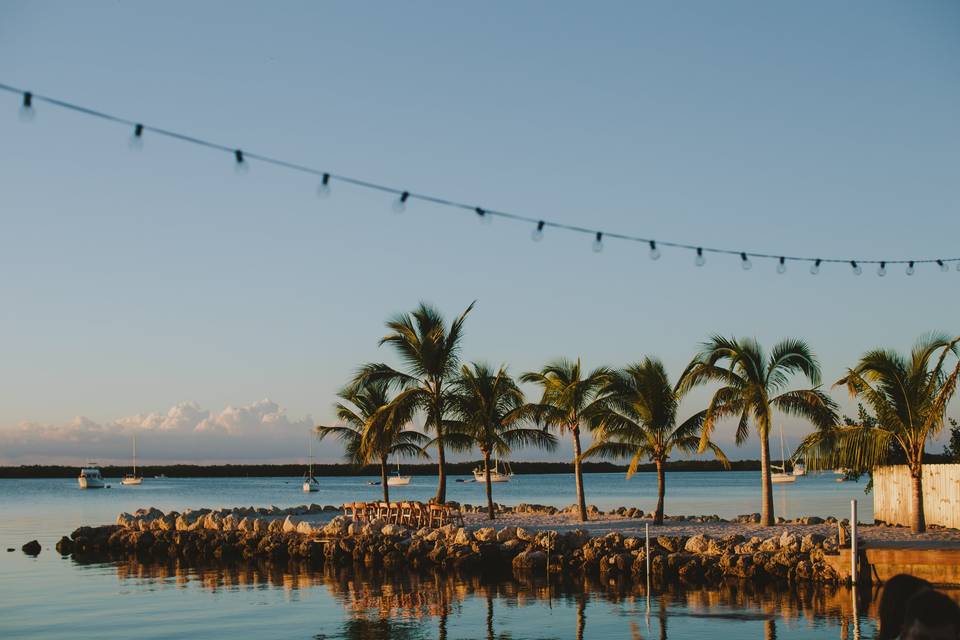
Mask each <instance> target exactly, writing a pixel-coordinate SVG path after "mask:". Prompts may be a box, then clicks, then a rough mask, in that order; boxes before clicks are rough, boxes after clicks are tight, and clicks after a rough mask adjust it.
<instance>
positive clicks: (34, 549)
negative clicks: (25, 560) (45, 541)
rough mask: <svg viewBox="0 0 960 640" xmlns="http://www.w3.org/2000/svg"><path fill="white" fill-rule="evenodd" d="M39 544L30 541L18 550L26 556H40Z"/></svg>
mask: <svg viewBox="0 0 960 640" xmlns="http://www.w3.org/2000/svg"><path fill="white" fill-rule="evenodd" d="M40 549H41V547H40V543H39V542H37V541H36V540H31V541H30V542H28V543H27V544H25V545H23V546H22V547H20V550H21V551H23V552H24V553H25V554H27V555H28V556H36V555H39V554H40Z"/></svg>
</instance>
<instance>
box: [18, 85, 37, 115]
mask: <svg viewBox="0 0 960 640" xmlns="http://www.w3.org/2000/svg"><path fill="white" fill-rule="evenodd" d="M36 115H37V112H36V111H34V109H33V94H32V93H30V92H29V91H27V92H25V93H24V94H23V103H21V105H20V121H21V122H33V119H34V118H35V117H36Z"/></svg>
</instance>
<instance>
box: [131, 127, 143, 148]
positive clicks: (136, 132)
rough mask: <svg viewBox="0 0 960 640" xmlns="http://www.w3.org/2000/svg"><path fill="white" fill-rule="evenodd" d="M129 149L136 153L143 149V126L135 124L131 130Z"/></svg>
mask: <svg viewBox="0 0 960 640" xmlns="http://www.w3.org/2000/svg"><path fill="white" fill-rule="evenodd" d="M130 148H131V149H134V150H136V151H139V150H140V149H143V125H142V124H137V126H135V127H134V128H133V135H131V136H130Z"/></svg>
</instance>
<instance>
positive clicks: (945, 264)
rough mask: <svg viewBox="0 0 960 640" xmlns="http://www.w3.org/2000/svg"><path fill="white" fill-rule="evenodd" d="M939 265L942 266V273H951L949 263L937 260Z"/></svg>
mask: <svg viewBox="0 0 960 640" xmlns="http://www.w3.org/2000/svg"><path fill="white" fill-rule="evenodd" d="M937 265H939V266H940V271H943V272H944V273H946V272H947V271H950V267H948V266H947V263H946V262H944V261H943V260H937Z"/></svg>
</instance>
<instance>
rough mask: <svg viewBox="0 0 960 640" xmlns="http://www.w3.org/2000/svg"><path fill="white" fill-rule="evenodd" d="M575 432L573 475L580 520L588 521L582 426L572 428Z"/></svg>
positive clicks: (573, 432)
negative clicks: (581, 446)
mask: <svg viewBox="0 0 960 640" xmlns="http://www.w3.org/2000/svg"><path fill="white" fill-rule="evenodd" d="M570 432H571V433H572V434H573V475H574V476H576V479H577V509H579V511H580V522H586V521H587V501H586V498H585V497H584V495H583V469H581V468H580V427H579V426H574V427H573V428H572V429H570Z"/></svg>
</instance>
